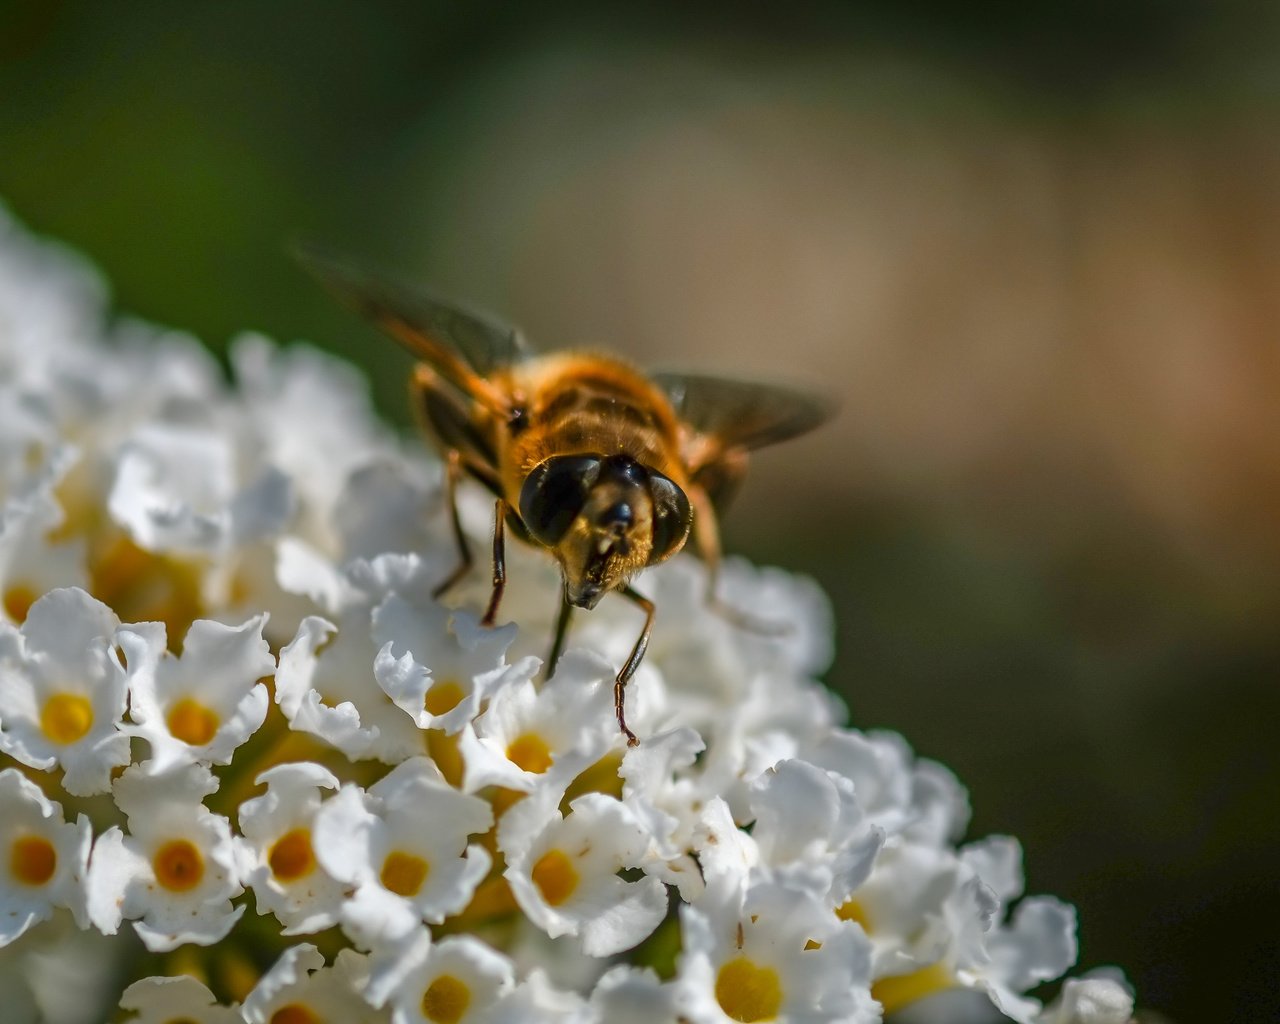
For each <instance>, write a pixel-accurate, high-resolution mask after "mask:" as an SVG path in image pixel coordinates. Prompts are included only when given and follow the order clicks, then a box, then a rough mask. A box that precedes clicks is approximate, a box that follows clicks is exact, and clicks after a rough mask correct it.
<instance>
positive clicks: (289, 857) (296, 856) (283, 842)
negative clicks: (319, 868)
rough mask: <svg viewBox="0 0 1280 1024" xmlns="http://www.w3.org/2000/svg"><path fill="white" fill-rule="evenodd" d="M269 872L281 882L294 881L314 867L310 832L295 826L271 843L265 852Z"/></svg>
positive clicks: (314, 860) (303, 876)
mask: <svg viewBox="0 0 1280 1024" xmlns="http://www.w3.org/2000/svg"><path fill="white" fill-rule="evenodd" d="M267 863H268V864H270V865H271V873H272V874H273V875H275V876H276V878H278V879H280V881H282V882H296V881H297V880H298V879H299V878H305V877H306V876H307V875H309V874H311V872H312V871H313V870H314V869H315V866H316V858H315V853H314V852H313V851H312V849H311V832H310V830H309V829H305V828H295V829H293V830H292V831H290V832H286V833H285V834H284V835H282V836H281V837H280V838H279V839H277V840H276V841H275V842H274V843H273V844H272V845H271V850H270V852H269V853H268V854H267Z"/></svg>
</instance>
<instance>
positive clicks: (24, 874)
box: [9, 836, 58, 885]
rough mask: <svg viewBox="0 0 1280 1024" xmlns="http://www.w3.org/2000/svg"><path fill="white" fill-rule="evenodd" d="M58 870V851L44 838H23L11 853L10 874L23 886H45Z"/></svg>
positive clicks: (16, 843) (15, 844) (14, 845)
mask: <svg viewBox="0 0 1280 1024" xmlns="http://www.w3.org/2000/svg"><path fill="white" fill-rule="evenodd" d="M57 868H58V851H57V850H55V849H54V848H53V844H52V843H51V842H49V840H47V839H45V838H44V836H23V837H22V838H21V839H19V840H18V841H17V842H15V843H14V844H13V847H12V849H10V851H9V873H10V874H11V875H13V877H14V878H16V879H17V880H18V881H19V882H21V883H22V884H23V885H44V884H45V882H47V881H49V879H51V878H52V877H53V873H54V871H56V870H57Z"/></svg>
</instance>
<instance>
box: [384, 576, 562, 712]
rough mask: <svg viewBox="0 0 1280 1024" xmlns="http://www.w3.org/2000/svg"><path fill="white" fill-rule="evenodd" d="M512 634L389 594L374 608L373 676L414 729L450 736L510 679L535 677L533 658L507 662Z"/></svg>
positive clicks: (470, 617) (467, 616)
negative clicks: (429, 730) (533, 675)
mask: <svg viewBox="0 0 1280 1024" xmlns="http://www.w3.org/2000/svg"><path fill="white" fill-rule="evenodd" d="M515 635H516V627H515V625H514V624H512V623H509V624H507V625H505V626H501V627H498V628H496V629H495V628H485V627H482V626H481V625H480V620H479V619H478V617H477V616H475V615H474V614H472V613H470V612H463V611H458V612H453V611H450V610H449V609H447V608H445V607H444V606H443V605H441V604H439V603H437V602H436V601H434V600H428V601H413V602H411V601H409V600H407V599H406V598H405V597H403V596H401V595H400V594H398V593H392V594H390V595H388V596H387V598H386V599H385V600H384V601H383V602H382V603H381V604H379V605H378V607H377V608H375V609H374V610H373V641H374V643H375V644H376V645H377V646H378V647H379V650H378V655H377V659H376V660H375V661H374V676H375V677H376V678H377V680H378V685H380V686H381V687H382V689H383V690H384V691H385V692H386V694H387V696H388V697H390V698H391V700H392V701H393V702H394V703H395V705H396V706H397V707H398V708H400V709H402V710H403V711H404V712H405V713H406V714H407V715H408V716H409V717H410V718H411V719H412V720H413V722H414V724H415V725H417V727H418V728H419V729H442V730H444V731H445V732H446V733H450V734H452V733H456V732H458V731H459V730H460V729H462V727H463V726H464V725H466V724H467V723H468V722H470V721H471V720H472V719H473V718H475V716H476V714H477V713H478V712H479V710H480V707H481V704H482V702H483V701H486V700H487V699H488V698H489V696H490V695H491V694H492V693H494V692H495V691H496V690H497V689H498V688H499V687H500V686H502V685H503V684H504V683H506V682H507V681H508V680H509V679H514V678H527V677H529V676H532V674H533V673H534V672H535V671H536V669H537V662H536V661H535V660H534V659H532V658H527V659H524V661H522V662H521V663H520V664H519V665H518V666H509V665H508V664H507V662H506V658H505V654H506V652H507V648H508V647H510V646H511V641H512V640H513V639H515ZM397 652H401V653H399V654H397Z"/></svg>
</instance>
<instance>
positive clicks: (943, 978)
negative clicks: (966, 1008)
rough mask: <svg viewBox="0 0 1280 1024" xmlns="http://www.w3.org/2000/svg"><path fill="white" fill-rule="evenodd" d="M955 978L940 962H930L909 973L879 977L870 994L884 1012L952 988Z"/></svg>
mask: <svg viewBox="0 0 1280 1024" xmlns="http://www.w3.org/2000/svg"><path fill="white" fill-rule="evenodd" d="M954 985H955V979H954V978H953V977H952V976H951V972H950V971H948V970H947V969H946V968H945V967H943V966H942V964H930V965H929V966H928V967H922V968H921V969H920V970H918V971H912V972H911V973H910V974H899V975H897V976H895V977H892V978H881V979H880V980H879V981H876V982H873V983H872V985H871V996H872V998H873V999H875V1000H877V1001H878V1002H879V1003H880V1004H881V1005H882V1006H883V1007H884V1012H885V1013H886V1014H890V1013H893V1011H894V1010H897V1009H900V1008H902V1007H903V1006H907V1005H908V1004H910V1003H914V1002H915V1001H916V1000H918V999H923V998H924V997H925V996H931V995H933V994H934V993H935V992H941V991H943V990H944V989H948V988H952V987H953V986H954Z"/></svg>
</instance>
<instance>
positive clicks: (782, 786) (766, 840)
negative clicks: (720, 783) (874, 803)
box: [751, 761, 884, 904]
mask: <svg viewBox="0 0 1280 1024" xmlns="http://www.w3.org/2000/svg"><path fill="white" fill-rule="evenodd" d="M751 809H752V811H754V812H755V827H754V829H753V830H752V832H751V838H752V839H753V840H754V841H755V842H756V845H757V846H758V847H759V850H760V859H761V860H762V862H763V863H765V864H767V865H768V866H769V867H771V868H772V869H773V870H774V873H775V875H776V876H777V877H778V878H779V880H780V881H787V882H789V883H790V884H792V885H796V886H798V887H809V888H812V889H813V890H814V891H815V892H816V893H817V895H819V896H820V897H827V896H830V897H831V898H832V900H833V901H834V903H835V904H840V903H843V902H844V900H845V899H847V898H848V896H849V895H850V894H851V893H852V892H853V891H854V889H856V888H857V887H858V886H860V885H861V884H862V883H863V882H864V881H866V879H867V876H868V875H869V874H870V873H871V868H872V863H873V861H874V859H875V856H876V854H877V853H878V852H879V850H880V847H881V845H882V843H883V842H884V833H883V832H881V831H880V829H878V828H876V827H875V826H872V825H869V824H868V823H867V822H866V819H865V816H864V815H863V813H862V808H861V807H860V806H859V805H858V801H857V797H856V793H855V789H854V785H853V783H852V782H850V781H849V780H847V779H845V778H843V777H842V776H839V775H836V774H835V773H833V772H824V771H822V770H821V769H820V768H815V767H814V766H813V765H811V764H806V763H805V762H804V761H782V762H779V763H778V765H777V766H776V767H774V768H773V769H772V770H771V771H768V772H766V773H765V774H764V775H763V776H762V777H761V778H759V779H757V780H756V782H755V784H754V785H753V786H752V794H751Z"/></svg>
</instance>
